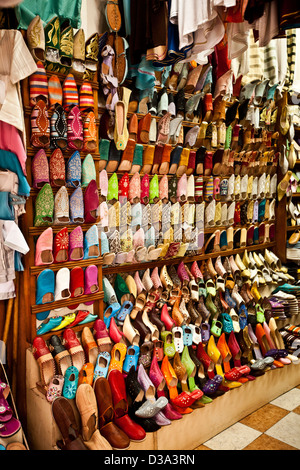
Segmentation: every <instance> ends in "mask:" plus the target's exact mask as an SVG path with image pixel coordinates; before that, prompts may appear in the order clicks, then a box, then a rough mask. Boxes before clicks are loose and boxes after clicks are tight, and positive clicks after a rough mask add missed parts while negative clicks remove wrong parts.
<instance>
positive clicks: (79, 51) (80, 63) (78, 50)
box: [70, 28, 85, 80]
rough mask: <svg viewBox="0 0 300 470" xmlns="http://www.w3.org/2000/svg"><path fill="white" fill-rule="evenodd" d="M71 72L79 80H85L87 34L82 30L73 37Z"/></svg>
mask: <svg viewBox="0 0 300 470" xmlns="http://www.w3.org/2000/svg"><path fill="white" fill-rule="evenodd" d="M70 72H71V73H72V74H73V76H74V77H75V78H77V79H79V80H82V79H83V76H84V72H85V34H84V29H83V28H80V29H78V31H77V32H76V33H75V34H74V36H73V60H72V66H71V69H70Z"/></svg>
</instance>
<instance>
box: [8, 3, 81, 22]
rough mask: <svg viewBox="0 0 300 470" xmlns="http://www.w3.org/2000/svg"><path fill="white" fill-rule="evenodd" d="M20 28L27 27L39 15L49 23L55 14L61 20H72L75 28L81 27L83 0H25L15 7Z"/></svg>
mask: <svg viewBox="0 0 300 470" xmlns="http://www.w3.org/2000/svg"><path fill="white" fill-rule="evenodd" d="M15 12H16V16H17V20H18V21H19V28H20V29H27V28H28V26H29V24H30V23H31V21H32V20H33V18H35V17H36V15H39V16H40V17H41V19H42V21H43V22H44V23H45V24H47V23H48V22H49V21H50V20H52V18H53V17H54V16H58V17H59V18H60V20H61V21H64V20H70V24H71V26H72V27H73V28H76V29H79V28H80V27H81V0H64V1H63V2H62V1H61V0H47V1H46V2H45V1H38V0H23V1H22V3H21V4H20V5H18V6H17V7H16V8H15Z"/></svg>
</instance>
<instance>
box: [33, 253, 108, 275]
mask: <svg viewBox="0 0 300 470" xmlns="http://www.w3.org/2000/svg"><path fill="white" fill-rule="evenodd" d="M79 263H80V267H81V268H86V267H87V266H90V265H91V264H94V265H95V266H102V265H103V257H99V258H90V259H82V260H80V261H66V262H65V263H52V264H43V265H41V266H31V267H30V273H31V274H32V275H35V276H37V275H38V274H39V273H40V272H42V271H43V270H44V269H48V268H49V269H51V270H52V271H59V270H60V269H62V268H68V269H73V268H76V267H77V266H78V265H79Z"/></svg>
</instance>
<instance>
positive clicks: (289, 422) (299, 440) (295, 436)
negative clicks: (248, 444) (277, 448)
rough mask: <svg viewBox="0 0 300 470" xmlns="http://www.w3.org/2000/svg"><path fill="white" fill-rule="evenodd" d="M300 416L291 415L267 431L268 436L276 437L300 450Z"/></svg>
mask: <svg viewBox="0 0 300 470" xmlns="http://www.w3.org/2000/svg"><path fill="white" fill-rule="evenodd" d="M299 429H300V415H299V414H297V413H293V412H291V413H289V414H288V415H286V416H285V417H284V418H282V419H281V420H280V421H278V423H276V424H274V426H272V427H271V428H270V429H268V430H267V431H266V434H267V435H268V436H271V437H274V438H275V439H278V440H280V441H282V442H285V443H286V444H289V445H290V446H293V447H296V448H297V449H300V433H299Z"/></svg>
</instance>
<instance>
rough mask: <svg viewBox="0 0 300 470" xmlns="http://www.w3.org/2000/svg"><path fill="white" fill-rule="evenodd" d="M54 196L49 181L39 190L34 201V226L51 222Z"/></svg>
mask: <svg viewBox="0 0 300 470" xmlns="http://www.w3.org/2000/svg"><path fill="white" fill-rule="evenodd" d="M53 210H54V196H53V192H52V188H51V186H50V184H49V183H46V184H45V185H44V186H43V187H42V189H41V190H40V191H39V193H38V195H37V198H36V201H35V218H34V226H35V227H40V226H45V225H51V224H52V223H53Z"/></svg>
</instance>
